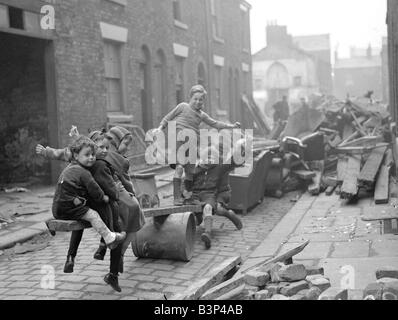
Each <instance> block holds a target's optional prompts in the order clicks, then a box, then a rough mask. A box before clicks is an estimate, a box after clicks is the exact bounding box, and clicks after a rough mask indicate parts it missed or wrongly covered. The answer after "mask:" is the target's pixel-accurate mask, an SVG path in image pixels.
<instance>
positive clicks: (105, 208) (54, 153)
mask: <svg viewBox="0 0 398 320" xmlns="http://www.w3.org/2000/svg"><path fill="white" fill-rule="evenodd" d="M88 138H89V139H91V140H92V141H93V142H95V144H96V145H97V151H96V157H97V159H96V161H95V163H94V165H93V166H92V167H90V168H88V169H89V171H90V172H91V174H92V176H93V178H94V180H95V181H96V182H97V183H98V185H99V186H100V187H101V189H102V190H103V191H104V192H105V194H106V195H107V196H108V197H109V198H110V202H109V205H104V204H98V203H95V202H92V201H90V199H89V201H88V203H89V206H90V207H91V208H92V209H94V210H95V211H98V213H99V214H100V217H101V218H102V220H103V221H104V222H105V224H106V225H107V226H108V227H109V229H110V230H112V231H118V232H120V231H121V228H120V224H119V221H118V206H117V201H118V199H119V193H118V189H117V187H116V184H115V181H114V178H113V176H114V170H113V168H112V166H111V165H110V164H109V163H108V162H107V161H106V160H105V157H106V155H107V154H108V149H109V142H108V140H107V139H105V137H104V132H100V131H94V132H91V133H90V134H89V136H88ZM36 152H37V153H39V154H41V155H43V156H45V157H47V158H51V159H59V160H64V161H71V151H70V149H69V148H64V149H58V150H57V149H52V148H50V147H47V148H44V147H43V146H41V145H38V146H37V147H36ZM82 236H83V230H75V231H72V234H71V239H70V243H69V249H68V255H67V261H66V263H65V266H64V272H65V273H72V272H73V268H74V259H75V257H76V254H77V250H78V247H79V245H80V242H81V239H82ZM104 244H105V242H104ZM102 260H103V257H102ZM120 260H121V245H119V246H118V247H117V248H115V249H114V250H111V260H110V264H111V265H110V273H109V274H107V275H106V276H105V278H104V280H105V282H106V283H108V284H110V285H111V286H112V287H113V288H114V289H115V290H116V291H118V292H121V289H120V286H119V284H118V270H119V267H120V263H121V261H120Z"/></svg>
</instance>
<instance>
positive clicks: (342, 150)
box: [335, 143, 389, 155]
mask: <svg viewBox="0 0 398 320" xmlns="http://www.w3.org/2000/svg"><path fill="white" fill-rule="evenodd" d="M388 145H389V144H388V143H378V144H377V145H375V146H369V147H338V148H336V149H335V151H336V153H338V154H350V155H354V154H357V155H360V154H363V153H365V152H369V151H372V150H373V149H376V148H383V147H388Z"/></svg>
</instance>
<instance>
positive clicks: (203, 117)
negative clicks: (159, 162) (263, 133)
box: [154, 85, 240, 205]
mask: <svg viewBox="0 0 398 320" xmlns="http://www.w3.org/2000/svg"><path fill="white" fill-rule="evenodd" d="M206 96H207V92H206V90H205V89H204V88H203V86H201V85H195V86H193V87H192V88H191V90H190V92H189V99H190V100H189V103H185V102H183V103H180V104H179V105H177V106H176V107H175V108H174V109H173V110H172V111H171V112H170V113H169V114H167V115H166V116H165V117H164V118H163V120H162V121H161V122H160V126H159V128H157V129H156V130H155V132H154V133H155V134H156V132H158V131H161V130H163V129H165V128H166V127H167V125H168V123H169V122H170V121H175V122H176V129H177V136H178V132H180V131H181V130H183V129H192V130H194V131H195V133H196V135H197V137H198V138H199V125H200V124H201V123H202V122H204V123H206V124H207V125H209V126H211V127H213V128H217V129H233V128H240V123H239V122H236V123H235V124H233V125H231V124H227V123H224V122H220V121H217V120H214V119H212V118H211V117H210V116H209V115H208V114H207V113H205V112H204V111H202V108H203V105H204V101H205V98H206ZM198 140H199V139H198ZM183 144H184V142H181V141H177V149H176V150H178V149H179V147H180V146H181V145H183ZM194 167H195V164H190V163H188V164H185V165H182V164H179V163H178V159H177V164H176V166H175V174H174V179H173V188H174V205H182V204H183V199H182V197H181V191H180V190H181V178H182V175H183V173H185V180H184V184H185V189H186V190H187V191H188V192H190V191H191V189H192V183H193V182H192V179H193V177H192V175H193V170H194Z"/></svg>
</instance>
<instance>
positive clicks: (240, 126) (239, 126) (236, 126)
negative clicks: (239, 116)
mask: <svg viewBox="0 0 398 320" xmlns="http://www.w3.org/2000/svg"><path fill="white" fill-rule="evenodd" d="M234 126H235V128H238V129H240V128H242V125H241V124H240V122H235V124H234Z"/></svg>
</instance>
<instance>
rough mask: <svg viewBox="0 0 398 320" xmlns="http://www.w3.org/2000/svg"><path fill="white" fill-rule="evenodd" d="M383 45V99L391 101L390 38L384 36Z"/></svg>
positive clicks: (385, 101) (386, 101)
mask: <svg viewBox="0 0 398 320" xmlns="http://www.w3.org/2000/svg"><path fill="white" fill-rule="evenodd" d="M382 41H383V47H382V49H381V53H380V54H381V78H382V79H381V85H382V101H383V102H384V103H388V101H389V90H390V88H389V72H388V40H387V37H383V40H382Z"/></svg>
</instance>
